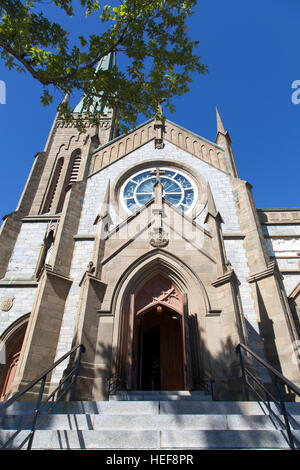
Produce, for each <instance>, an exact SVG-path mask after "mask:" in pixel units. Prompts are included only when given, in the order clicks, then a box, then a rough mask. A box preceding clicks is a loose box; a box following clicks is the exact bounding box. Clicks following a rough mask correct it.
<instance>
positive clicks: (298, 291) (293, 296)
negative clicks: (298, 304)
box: [288, 282, 300, 300]
mask: <svg viewBox="0 0 300 470" xmlns="http://www.w3.org/2000/svg"><path fill="white" fill-rule="evenodd" d="M299 294H300V282H299V283H298V284H297V285H296V287H295V288H294V289H293V290H292V292H291V293H290V294H289V296H288V299H292V300H294V299H296V297H298V295H299Z"/></svg>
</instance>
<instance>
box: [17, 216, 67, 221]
mask: <svg viewBox="0 0 300 470" xmlns="http://www.w3.org/2000/svg"><path fill="white" fill-rule="evenodd" d="M21 220H22V222H57V221H59V220H60V215H28V216H26V217H23V219H21Z"/></svg>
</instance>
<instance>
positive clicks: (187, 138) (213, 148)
mask: <svg viewBox="0 0 300 470" xmlns="http://www.w3.org/2000/svg"><path fill="white" fill-rule="evenodd" d="M154 124H155V120H154V119H152V120H151V121H147V122H146V123H144V124H142V125H141V126H139V127H138V128H136V129H135V130H133V131H131V132H130V133H129V134H127V135H123V136H120V137H117V138H116V139H114V140H112V141H111V142H108V143H107V144H105V145H103V146H102V147H100V148H98V149H96V150H95V151H94V153H93V159H92V165H91V173H95V172H96V171H99V170H101V169H102V168H105V167H107V166H108V165H110V164H111V163H113V162H115V161H117V160H119V159H121V158H124V157H126V155H128V154H130V153H131V152H133V151H134V150H137V149H138V148H140V147H141V146H143V145H145V144H146V143H148V142H151V141H152V140H153V141H154V139H155V128H154ZM164 139H165V140H166V141H168V142H170V143H172V144H174V145H176V146H177V147H179V148H180V149H182V150H185V151H187V152H189V153H190V154H192V155H193V156H195V157H196V158H199V159H200V160H202V161H204V162H206V163H208V164H209V165H211V166H213V167H215V168H217V169H219V170H222V171H224V172H226V173H229V170H228V169H227V166H226V159H225V152H224V149H223V148H222V147H220V146H219V145H217V144H215V143H213V142H210V141H209V140H206V139H204V138H203V137H200V136H198V135H196V134H194V133H192V132H190V131H188V130H186V129H184V128H182V127H181V126H179V125H177V124H174V123H172V122H171V121H168V120H167V121H166V123H165V133H164Z"/></svg>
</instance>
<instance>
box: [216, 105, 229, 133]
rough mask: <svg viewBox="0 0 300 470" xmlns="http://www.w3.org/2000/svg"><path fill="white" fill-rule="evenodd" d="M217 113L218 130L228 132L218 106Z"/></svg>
mask: <svg viewBox="0 0 300 470" xmlns="http://www.w3.org/2000/svg"><path fill="white" fill-rule="evenodd" d="M216 115H217V131H218V132H221V133H222V134H226V132H227V131H226V130H225V127H224V124H223V122H222V119H221V116H220V113H219V110H218V108H217V107H216Z"/></svg>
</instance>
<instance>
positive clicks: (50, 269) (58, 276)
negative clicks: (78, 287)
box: [44, 264, 73, 284]
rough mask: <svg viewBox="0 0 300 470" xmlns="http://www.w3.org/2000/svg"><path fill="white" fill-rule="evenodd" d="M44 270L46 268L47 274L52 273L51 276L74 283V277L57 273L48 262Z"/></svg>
mask: <svg viewBox="0 0 300 470" xmlns="http://www.w3.org/2000/svg"><path fill="white" fill-rule="evenodd" d="M44 270H45V272H46V274H47V276H49V275H50V276H53V277H56V278H58V279H61V280H63V281H66V282H69V283H70V284H72V283H73V279H71V278H69V277H67V276H64V275H63V274H60V273H57V272H56V271H53V270H52V267H51V266H50V265H48V264H45V266H44Z"/></svg>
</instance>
